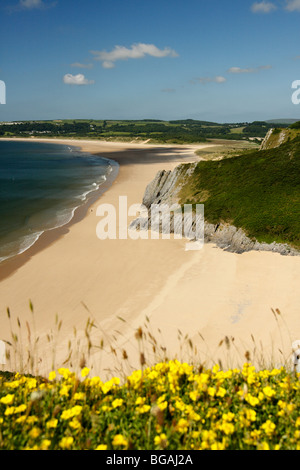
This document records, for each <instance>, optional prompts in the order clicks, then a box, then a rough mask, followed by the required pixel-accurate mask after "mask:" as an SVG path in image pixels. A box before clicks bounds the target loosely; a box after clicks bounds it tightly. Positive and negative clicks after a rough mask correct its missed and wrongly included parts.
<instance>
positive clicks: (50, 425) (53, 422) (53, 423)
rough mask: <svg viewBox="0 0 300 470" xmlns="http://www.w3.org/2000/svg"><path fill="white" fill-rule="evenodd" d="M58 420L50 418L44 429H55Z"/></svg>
mask: <svg viewBox="0 0 300 470" xmlns="http://www.w3.org/2000/svg"><path fill="white" fill-rule="evenodd" d="M57 423H58V420H57V419H56V418H52V419H50V420H49V421H47V423H46V427H47V428H48V429H55V428H56V426H57Z"/></svg>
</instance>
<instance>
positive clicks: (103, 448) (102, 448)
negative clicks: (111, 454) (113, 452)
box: [96, 444, 107, 450]
mask: <svg viewBox="0 0 300 470" xmlns="http://www.w3.org/2000/svg"><path fill="white" fill-rule="evenodd" d="M96 450H107V445H106V444H99V445H98V446H97V447H96Z"/></svg>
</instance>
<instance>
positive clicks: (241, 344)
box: [0, 139, 300, 378]
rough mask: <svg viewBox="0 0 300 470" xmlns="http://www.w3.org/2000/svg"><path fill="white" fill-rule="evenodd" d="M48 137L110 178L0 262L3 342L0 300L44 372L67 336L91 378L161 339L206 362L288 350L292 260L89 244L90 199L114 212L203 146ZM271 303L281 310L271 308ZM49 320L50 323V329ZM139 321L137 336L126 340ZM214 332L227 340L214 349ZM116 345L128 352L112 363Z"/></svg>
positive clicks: (166, 243)
mask: <svg viewBox="0 0 300 470" xmlns="http://www.w3.org/2000/svg"><path fill="white" fill-rule="evenodd" d="M35 140H38V139H35ZM43 141H45V140H43ZM49 142H59V143H66V144H67V145H74V146H77V147H81V149H82V150H83V151H85V152H90V153H94V154H99V155H102V156H104V157H106V158H110V159H113V160H115V161H116V162H117V163H118V164H119V171H118V175H117V177H116V178H115V180H114V181H113V183H112V184H111V186H109V187H108V188H107V190H106V191H105V192H104V193H103V194H98V195H97V198H96V197H95V199H96V200H93V201H92V202H91V203H90V204H89V205H87V206H86V207H85V209H84V210H82V211H81V213H80V214H79V215H78V216H76V217H75V219H74V221H73V222H72V224H70V225H69V226H65V227H64V228H62V229H58V230H56V231H53V233H50V232H49V233H48V234H46V235H45V236H44V237H43V239H41V240H39V242H38V243H37V244H36V245H35V246H34V247H33V248H32V249H30V250H28V251H27V252H26V253H24V254H23V255H21V256H20V257H17V258H18V259H16V260H11V261H9V262H6V263H3V265H2V266H0V299H1V306H0V313H1V315H0V331H1V334H0V339H4V340H8V341H11V332H10V328H11V326H10V322H9V321H8V317H7V313H6V308H7V307H9V308H10V312H11V323H12V328H13V330H14V331H15V332H17V333H18V344H21V342H22V344H23V351H25V350H26V347H27V346H26V343H27V341H28V328H27V326H26V322H28V324H29V325H30V334H31V336H30V341H31V344H32V342H33V338H34V336H35V337H39V341H38V358H39V364H38V367H39V371H40V372H41V373H45V374H46V373H48V372H49V371H50V370H51V369H52V366H53V363H52V362H53V353H52V350H55V366H56V367H60V366H61V365H63V363H64V361H65V360H66V358H67V357H68V355H69V353H70V348H69V347H68V341H69V340H70V341H71V343H72V345H71V349H72V356H71V363H70V362H69V363H67V364H68V365H70V366H73V367H74V368H76V367H78V363H79V362H80V360H81V359H82V357H83V355H84V357H85V359H86V365H87V366H88V367H91V369H92V370H91V373H92V374H93V375H101V377H103V378H105V377H106V376H111V374H112V373H116V372H117V371H118V370H119V369H121V368H124V367H125V366H126V367H127V368H128V369H129V366H132V367H140V357H141V356H140V352H141V351H144V353H145V355H146V360H147V361H150V360H154V361H155V360H156V359H157V358H158V357H160V356H161V355H162V354H163V353H164V349H162V348H161V346H162V347H163V348H164V347H166V348H167V352H168V354H169V356H170V357H174V356H175V355H177V357H178V358H179V359H183V360H188V359H189V358H191V357H192V355H194V357H197V359H199V361H201V362H204V361H205V363H206V364H207V365H208V366H210V365H211V364H212V362H217V361H218V359H221V360H222V363H223V365H224V366H232V365H233V364H235V363H236V361H237V360H238V361H240V362H241V363H243V362H244V361H245V357H244V353H245V352H246V351H250V353H251V358H253V360H254V362H255V361H259V360H260V356H261V353H262V352H263V355H264V358H265V360H266V362H267V363H268V361H269V359H270V360H271V359H274V360H276V361H277V362H278V363H279V364H280V362H283V361H284V359H287V358H288V356H289V354H290V348H291V341H293V340H295V339H299V338H300V324H299V321H298V312H299V307H300V291H299V279H300V258H299V257H284V256H281V255H279V254H276V253H266V252H265V253H263V252H249V253H244V254H241V255H238V254H233V253H227V252H224V251H222V250H221V249H219V248H216V247H215V246H214V245H212V244H205V246H204V248H203V249H202V250H200V251H185V240H174V239H170V240H163V239H161V238H160V239H159V240H151V239H148V240H141V239H140V240H132V239H130V238H128V239H124V240H120V239H116V240H110V239H107V240H99V238H97V236H96V227H97V223H98V222H99V217H97V214H96V211H97V207H98V206H99V204H112V205H114V206H115V207H116V208H118V204H119V196H127V198H128V205H131V204H135V203H141V202H142V198H143V194H144V191H145V188H146V186H147V184H148V183H149V182H150V181H151V180H152V179H153V178H154V177H155V175H156V174H157V171H159V170H170V169H173V168H175V166H177V165H178V164H179V163H181V162H190V161H197V159H198V157H197V156H196V155H195V153H194V152H195V150H196V149H199V148H201V147H204V146H205V145H204V144H203V145H201V144H199V145H197V146H191V145H187V146H152V145H148V144H145V145H143V144H127V143H126V144H125V143H105V142H96V141H84V140H80V141H75V140H64V141H62V140H58V139H57V140H55V141H53V140H51V141H49ZM128 220H129V221H130V218H129V219H128ZM29 300H31V301H32V304H33V306H34V314H32V313H31V311H30V308H29ZM272 308H273V309H274V310H275V309H279V310H280V312H281V314H280V315H279V314H275V315H274V314H273V313H272V310H271V309H272ZM56 316H57V317H58V318H59V321H60V320H61V321H62V326H61V328H60V331H59V333H57V332H56V329H57V324H56V323H55V318H56ZM18 319H19V321H20V323H21V330H22V336H21V335H20V331H21V330H20V331H19V329H18ZM88 319H91V320H93V322H94V326H93V327H92V328H91V330H89V331H88V333H89V335H90V338H91V342H92V345H93V347H92V348H91V349H90V351H88V347H87V342H86V340H87V334H86V333H85V330H86V325H87V321H88ZM139 327H142V328H143V331H144V332H145V334H146V335H147V338H148V341H143V342H141V341H140V342H139V341H137V340H136V338H135V332H136V330H137V328H139ZM179 331H180V332H179ZM47 335H49V337H50V341H49V337H48V338H47ZM186 335H187V336H186ZM153 336H154V337H155V338H156V339H157V344H155V348H153V347H152V345H151V342H152V343H153V340H152V339H151V338H153ZM185 336H186V339H185V341H184V337H185ZM225 337H227V338H228V339H229V343H228V341H227V340H226V341H224V342H223V343H222V345H221V346H219V343H220V341H222V340H224V338H225ZM51 338H53V339H51ZM178 338H181V340H180V341H179V339H178ZM233 338H234V340H233ZM188 340H190V341H188ZM142 343H143V344H142ZM228 344H229V345H230V346H228ZM141 348H142V349H141ZM153 349H155V351H154V350H153ZM123 350H125V351H126V354H128V355H129V359H124V357H126V354H125V353H124V352H123ZM114 351H116V353H115V352H114ZM89 352H90V354H88V353H89ZM25 356H26V354H24V360H25ZM122 356H123V359H122ZM82 363H83V361H82ZM120 363H122V365H121V366H120ZM12 365H13V358H12ZM3 368H4V369H5V368H8V365H7V367H5V366H4V367H3Z"/></svg>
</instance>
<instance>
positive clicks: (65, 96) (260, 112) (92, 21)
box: [0, 0, 300, 123]
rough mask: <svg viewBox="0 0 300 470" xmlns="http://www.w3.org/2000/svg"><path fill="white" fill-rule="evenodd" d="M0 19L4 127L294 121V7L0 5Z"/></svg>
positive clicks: (145, 0) (214, 2)
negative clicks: (65, 122)
mask: <svg viewBox="0 0 300 470" xmlns="http://www.w3.org/2000/svg"><path fill="white" fill-rule="evenodd" d="M0 17H1V29H0V80H1V81H2V82H4V83H5V88H6V103H5V104H0V121H20V120H40V119H46V120H48V119H108V120H109V119H162V120H174V119H197V120H206V121H214V122H220V123H225V122H252V121H255V120H268V119H282V118H294V119H300V104H295V103H293V102H292V95H293V92H294V90H293V89H292V84H293V83H294V82H295V81H297V80H300V28H299V24H300V0H272V1H256V2H255V1H253V0H226V1H225V0H151V1H150V0H126V1H125V0H105V1H104V0H84V1H82V0H0ZM0 83H1V82H0ZM299 84H300V82H299ZM2 93H3V87H2ZM0 98H1V96H0ZM0 101H1V100H0ZM2 101H3V100H2Z"/></svg>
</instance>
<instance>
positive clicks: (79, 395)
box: [73, 392, 85, 400]
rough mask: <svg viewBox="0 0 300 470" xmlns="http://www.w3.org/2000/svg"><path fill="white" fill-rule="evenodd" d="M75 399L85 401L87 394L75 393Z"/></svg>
mask: <svg viewBox="0 0 300 470" xmlns="http://www.w3.org/2000/svg"><path fill="white" fill-rule="evenodd" d="M73 398H74V400H84V399H85V394H84V393H83V392H77V393H74V396H73Z"/></svg>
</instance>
